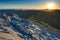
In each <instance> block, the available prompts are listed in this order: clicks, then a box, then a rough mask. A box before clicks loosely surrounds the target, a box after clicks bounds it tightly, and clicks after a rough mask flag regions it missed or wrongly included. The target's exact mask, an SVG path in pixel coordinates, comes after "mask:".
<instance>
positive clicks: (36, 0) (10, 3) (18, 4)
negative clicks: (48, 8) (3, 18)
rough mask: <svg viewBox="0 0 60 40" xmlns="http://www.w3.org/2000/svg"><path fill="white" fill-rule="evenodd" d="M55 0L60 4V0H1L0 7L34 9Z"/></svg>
mask: <svg viewBox="0 0 60 40" xmlns="http://www.w3.org/2000/svg"><path fill="white" fill-rule="evenodd" d="M48 2H54V3H57V4H58V5H60V0H0V9H2V8H3V9H4V8H8V9H9V8H12V9H13V8H18V9H29V8H30V9H32V8H35V7H37V6H41V7H42V6H43V5H44V4H45V3H48Z"/></svg>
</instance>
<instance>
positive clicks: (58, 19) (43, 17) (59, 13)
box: [0, 9, 60, 29]
mask: <svg viewBox="0 0 60 40" xmlns="http://www.w3.org/2000/svg"><path fill="white" fill-rule="evenodd" d="M0 12H1V13H10V14H17V15H19V16H20V17H22V18H25V19H28V18H30V17H34V18H35V19H36V20H38V21H43V22H46V23H48V24H50V25H51V26H53V27H55V28H57V29H60V10H53V11H50V12H47V11H44V10H14V9H12V10H11V9H10V10H0Z"/></svg>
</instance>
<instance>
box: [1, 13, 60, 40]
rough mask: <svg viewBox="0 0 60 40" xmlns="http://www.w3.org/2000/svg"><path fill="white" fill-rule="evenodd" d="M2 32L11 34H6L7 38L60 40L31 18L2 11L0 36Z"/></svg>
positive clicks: (17, 39) (16, 39)
mask: <svg viewBox="0 0 60 40" xmlns="http://www.w3.org/2000/svg"><path fill="white" fill-rule="evenodd" d="M1 34H2V35H3V34H5V35H9V36H6V38H7V40H9V39H10V38H11V37H14V38H15V39H14V38H12V39H11V40H60V38H58V37H56V36H55V35H53V34H51V33H49V32H47V31H44V30H42V29H40V28H39V26H38V25H35V24H34V23H32V22H31V21H30V20H28V19H24V18H20V17H19V16H18V15H15V14H7V13H0V36H1ZM10 35H12V36H11V37H10ZM3 36H4V35H3ZM4 38H5V37H4ZM0 39H1V38H0Z"/></svg>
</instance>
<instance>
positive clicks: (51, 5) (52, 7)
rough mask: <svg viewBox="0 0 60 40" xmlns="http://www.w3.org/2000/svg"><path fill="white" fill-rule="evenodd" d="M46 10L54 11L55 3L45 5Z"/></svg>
mask: <svg viewBox="0 0 60 40" xmlns="http://www.w3.org/2000/svg"><path fill="white" fill-rule="evenodd" d="M47 9H49V10H53V9H56V4H55V3H48V4H47Z"/></svg>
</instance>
